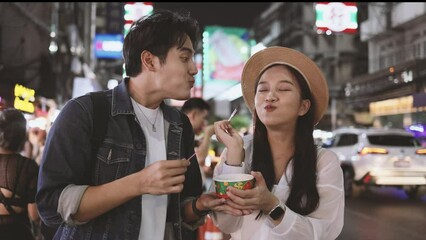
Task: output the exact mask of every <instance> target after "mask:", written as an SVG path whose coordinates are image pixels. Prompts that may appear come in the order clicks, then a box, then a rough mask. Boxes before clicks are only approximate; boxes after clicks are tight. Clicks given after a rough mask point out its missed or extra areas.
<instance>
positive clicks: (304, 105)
mask: <svg viewBox="0 0 426 240" xmlns="http://www.w3.org/2000/svg"><path fill="white" fill-rule="evenodd" d="M310 107H311V101H310V100H309V99H303V100H302V104H300V107H299V116H303V115H305V114H306V113H307V112H308V111H309V108H310Z"/></svg>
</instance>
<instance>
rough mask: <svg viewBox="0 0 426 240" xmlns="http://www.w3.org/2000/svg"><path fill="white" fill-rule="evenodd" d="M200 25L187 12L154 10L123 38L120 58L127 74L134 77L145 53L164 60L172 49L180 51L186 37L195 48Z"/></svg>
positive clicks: (138, 70)
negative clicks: (147, 52) (175, 48)
mask: <svg viewBox="0 0 426 240" xmlns="http://www.w3.org/2000/svg"><path fill="white" fill-rule="evenodd" d="M199 32H200V29H199V25H198V22H197V20H195V19H194V18H192V17H191V16H190V14H189V12H187V11H185V10H180V11H179V12H172V11H168V10H160V11H156V12H154V13H153V14H151V15H147V16H145V17H142V18H141V19H139V20H137V21H136V22H134V23H133V24H132V26H131V27H130V29H129V32H128V33H127V35H126V37H125V38H124V45H123V58H124V63H125V69H126V75H127V76H130V77H135V76H136V75H138V74H139V73H140V72H141V71H142V69H141V53H142V52H143V51H145V50H147V51H149V52H151V53H152V54H154V55H155V56H157V57H159V58H160V61H161V63H164V62H165V61H166V57H167V53H168V52H169V50H170V49H171V48H172V47H175V46H177V47H178V48H181V47H182V46H183V44H184V43H185V40H186V38H187V36H188V37H189V38H190V39H191V41H192V44H193V46H194V48H196V46H197V44H198V40H199Z"/></svg>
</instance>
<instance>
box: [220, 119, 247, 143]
mask: <svg viewBox="0 0 426 240" xmlns="http://www.w3.org/2000/svg"><path fill="white" fill-rule="evenodd" d="M214 130H215V133H216V137H217V139H218V140H219V142H221V143H223V144H224V145H225V146H226V147H227V148H235V147H239V148H242V146H243V138H242V137H241V136H240V134H239V133H238V132H237V131H236V130H235V129H234V128H232V126H231V123H230V122H229V121H228V120H222V121H218V122H215V123H214Z"/></svg>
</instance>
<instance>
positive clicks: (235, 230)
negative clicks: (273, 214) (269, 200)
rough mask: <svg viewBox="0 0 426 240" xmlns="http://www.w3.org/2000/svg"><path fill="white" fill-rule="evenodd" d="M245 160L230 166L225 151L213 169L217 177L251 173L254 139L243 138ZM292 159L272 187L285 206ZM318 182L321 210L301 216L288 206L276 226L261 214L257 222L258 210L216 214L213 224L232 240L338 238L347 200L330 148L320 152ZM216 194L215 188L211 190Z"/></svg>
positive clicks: (337, 164) (314, 239) (313, 239)
mask: <svg viewBox="0 0 426 240" xmlns="http://www.w3.org/2000/svg"><path fill="white" fill-rule="evenodd" d="M244 149H245V159H244V162H243V165H242V167H239V166H237V167H235V166H228V165H226V164H224V162H225V160H226V150H225V151H224V152H223V153H222V156H221V158H222V160H221V162H220V163H219V164H218V165H217V166H216V167H215V169H214V174H213V175H214V176H216V175H219V174H224V173H249V172H250V166H251V163H252V159H251V156H252V150H253V136H252V135H247V136H245V137H244ZM292 165H293V160H291V161H290V162H289V164H288V166H287V169H286V174H285V175H287V177H285V175H283V176H282V177H281V179H280V181H279V183H278V184H276V185H274V186H273V189H272V192H273V193H274V194H275V196H277V197H278V198H279V199H280V201H281V202H282V203H284V204H285V202H286V200H287V198H288V196H289V194H290V186H289V182H290V181H291V178H292ZM317 171H318V180H317V188H318V193H319V197H320V202H319V206H318V208H317V209H316V210H315V211H314V212H312V213H310V214H308V215H307V216H302V215H300V214H298V213H296V212H294V211H292V210H291V209H289V208H288V207H286V211H285V215H284V217H283V219H282V221H281V223H279V224H278V225H277V226H275V225H274V224H273V222H272V221H271V220H270V219H269V217H267V216H265V215H262V217H261V218H260V219H259V220H255V218H256V216H257V214H258V213H259V211H254V212H253V213H252V214H250V215H246V216H243V217H234V216H232V215H227V214H224V213H218V212H216V213H214V214H213V221H214V223H215V224H216V225H217V226H218V227H219V228H220V229H221V230H222V231H223V232H225V233H231V237H232V238H231V239H232V240H283V239H286V240H304V239H306V240H320V239H321V240H322V239H323V240H331V239H336V238H337V237H338V236H339V234H340V232H341V231H342V228H343V220H344V219H343V217H344V208H345V198H344V190H343V173H342V169H341V167H340V161H339V159H338V158H337V155H336V154H335V153H334V152H332V151H330V150H327V149H321V150H320V151H319V152H318V161H317ZM210 191H214V187H211V188H210Z"/></svg>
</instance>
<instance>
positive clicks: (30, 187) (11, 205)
mask: <svg viewBox="0 0 426 240" xmlns="http://www.w3.org/2000/svg"><path fill="white" fill-rule="evenodd" d="M26 124H27V121H26V119H25V117H24V115H23V114H22V113H21V112H20V111H19V110H16V109H13V108H8V109H3V110H0V239H2V240H17V239H19V240H27V239H34V236H33V232H32V230H31V222H30V221H34V222H38V221H39V215H38V212H37V208H36V204H35V194H36V189H37V176H38V170H39V168H38V166H37V164H36V163H35V161H33V160H31V159H29V158H27V157H24V156H22V155H21V154H20V152H21V151H22V149H23V147H24V144H25V141H26V135H27V133H26V132H27V128H26Z"/></svg>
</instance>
